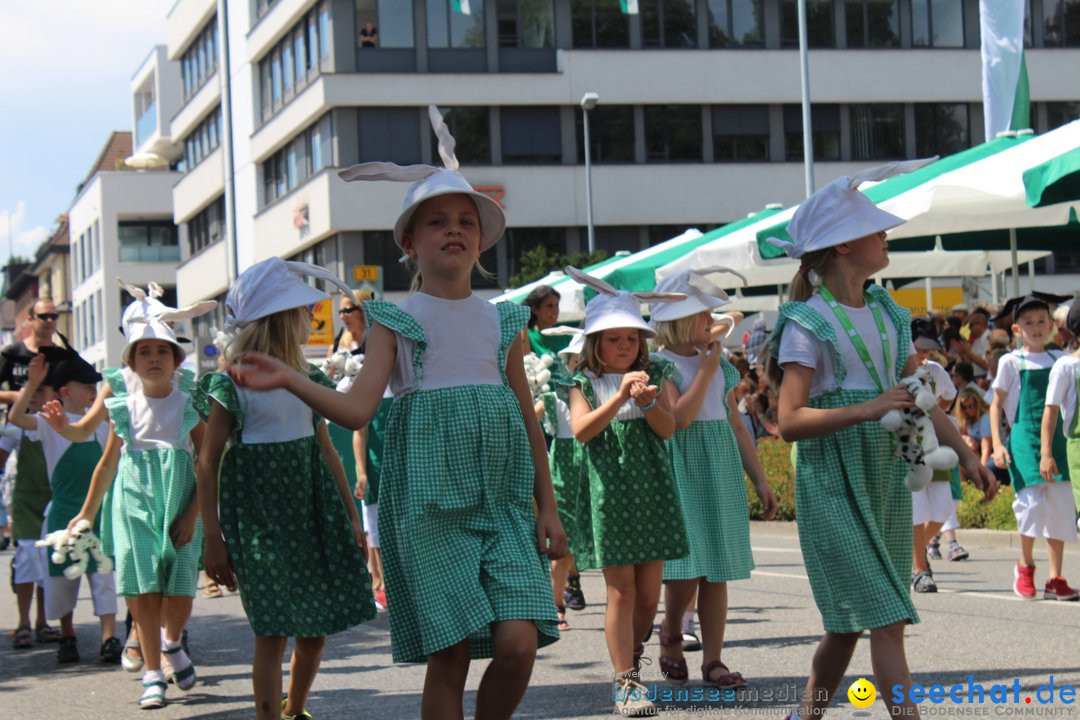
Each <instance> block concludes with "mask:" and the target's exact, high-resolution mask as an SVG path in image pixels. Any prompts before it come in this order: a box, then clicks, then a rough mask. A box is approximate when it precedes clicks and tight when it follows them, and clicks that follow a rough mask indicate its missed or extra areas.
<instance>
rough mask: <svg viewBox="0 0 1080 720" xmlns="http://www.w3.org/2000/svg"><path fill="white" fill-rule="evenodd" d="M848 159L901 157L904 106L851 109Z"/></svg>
mask: <svg viewBox="0 0 1080 720" xmlns="http://www.w3.org/2000/svg"><path fill="white" fill-rule="evenodd" d="M850 109H851V145H852V147H851V156H852V159H854V160H896V159H898V158H904V157H906V156H907V153H906V152H905V151H904V106H903V105H899V104H884V103H882V104H877V105H852V106H851V108H850Z"/></svg>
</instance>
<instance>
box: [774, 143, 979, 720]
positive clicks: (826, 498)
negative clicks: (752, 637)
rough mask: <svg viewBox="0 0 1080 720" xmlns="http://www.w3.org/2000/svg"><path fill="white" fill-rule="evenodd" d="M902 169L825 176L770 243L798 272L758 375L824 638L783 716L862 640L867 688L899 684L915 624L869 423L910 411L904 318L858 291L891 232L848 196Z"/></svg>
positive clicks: (895, 505)
mask: <svg viewBox="0 0 1080 720" xmlns="http://www.w3.org/2000/svg"><path fill="white" fill-rule="evenodd" d="M908 167H910V166H905V165H904V164H900V165H899V166H897V165H896V164H894V165H893V166H892V167H891V168H889V167H887V168H877V169H873V170H869V171H865V172H864V173H860V174H859V175H857V176H855V177H854V178H847V177H842V178H839V179H838V180H836V181H834V182H833V183H830V184H829V185H827V186H826V187H824V188H822V189H821V190H820V191H818V192H817V193H815V194H814V195H813V196H811V197H810V198H808V199H807V200H806V201H805V202H804V203H803V204H802V205H800V206H799V209H798V211H797V212H796V213H795V216H794V218H793V219H792V221H791V222H790V223H789V225H788V227H787V233H788V234H789V235H790V237H791V238H792V241H783V240H775V239H774V240H773V242H774V244H777V245H780V246H782V247H784V248H785V249H786V250H787V252H788V254H789V255H791V256H792V257H796V258H800V259H801V260H802V264H801V266H800V268H799V271H798V273H797V274H796V276H795V278H794V280H793V281H792V284H791V291H790V296H791V298H792V300H793V302H789V303H786V304H785V305H783V306H781V308H780V317H779V319H778V320H777V324H776V328H775V330H774V332H773V336H772V338H771V340H770V358H769V362H768V374H769V378H770V380H771V381H773V382H774V383H777V384H779V393H780V397H779V424H780V432H781V434H782V435H783V437H784V439H785V440H787V441H789V442H791V441H795V440H797V441H798V463H797V464H796V476H795V511H796V517H797V518H798V524H799V541H800V545H801V546H802V553H803V561H804V564H805V566H806V574H807V576H808V577H809V579H810V587H811V589H812V591H813V593H814V600H815V602H816V604H817V607H818V610H819V611H820V613H821V616H822V621H823V624H824V626H825V636H824V637H823V638H822V640H821V643H820V644H819V645H818V649H817V652H816V653H815V654H814V659H813V663H812V665H811V671H810V677H809V679H808V680H807V685H806V691H805V692H804V694H803V697H804V699H803V701H802V703H801V704H800V705H799V708H798V710H797V711H796V712H795V713H794V715H795V716H796V717H803V718H809V717H811V716H814V717H816V716H818V715H820V714H821V713H822V712H824V710H825V708H826V707H827V705H828V703H829V700H830V699H831V696H832V694H833V693H834V692H835V690H836V687H837V685H838V684H839V682H840V680H841V679H842V678H843V676H844V672H845V670H846V669H847V665H848V662H849V661H850V659H851V655H852V653H853V652H854V650H855V646H856V642H857V641H858V639H859V636H860V635H861V634H862V632H863V631H864V630H869V631H870V655H871V660H872V662H873V667H874V683H875V684H876V685H877V686H878V687H892V686H894V685H900V686H903V687H910V686H911V675H910V673H909V671H908V665H907V658H906V655H905V652H904V628H905V626H906V625H907V624H909V623H915V622H918V619H919V617H918V614H917V613H916V612H915V607H914V606H913V605H912V602H911V597H910V591H909V583H908V578H909V577H910V571H911V546H912V545H911V544H912V524H911V522H912V521H911V518H912V515H911V493H910V492H909V491H908V489H907V488H906V486H905V485H904V476H905V474H906V472H907V468H906V466H905V464H904V462H903V460H902V459H901V458H900V457H898V455H897V453H896V447H895V446H896V440H895V438H894V436H893V435H892V434H891V433H889V432H887V431H886V430H885V429H884V428H883V427H882V426H881V424H880V423H879V422H878V420H880V419H881V417H882V416H883V415H884V414H885V413H886V412H887V411H889V410H891V409H904V408H910V407H912V406H913V404H914V402H913V399H912V397H911V395H910V394H909V393H908V391H907V390H906V389H905V388H904V386H903V385H899V384H897V383H896V381H897V379H898V378H900V377H904V376H907V375H910V374H911V373H912V372H914V370H915V357H914V348H913V347H912V345H911V328H910V325H909V318H910V315H909V313H908V312H907V311H906V310H903V309H902V308H900V307H899V306H898V305H897V304H896V303H895V302H894V301H893V300H892V299H891V298H890V297H889V294H888V293H887V292H886V291H885V289H884V288H881V287H880V286H877V285H871V286H870V287H869V288H868V289H866V290H864V285H865V284H866V282H867V281H868V279H869V278H870V277H872V276H873V275H874V274H875V273H877V272H878V271H880V270H881V269H882V268H884V267H885V266H886V265H888V262H889V255H888V246H887V244H886V242H885V230H887V229H889V228H891V227H895V226H896V225H899V224H901V223H902V222H903V221H902V220H901V219H900V218H898V217H896V216H894V215H891V214H889V213H886V212H884V211H882V210H879V209H878V208H877V207H875V206H874V204H873V203H872V202H871V201H870V200H869V199H868V198H867V197H866V196H865V195H863V194H862V193H861V192H859V190H858V185H859V183H860V182H862V181H864V180H883V179H885V178H886V177H889V175H890V174H895V173H896V172H899V171H903V170H905V169H907V168H908ZM932 416H933V420H934V428H935V430H936V432H937V435H938V437H939V439H940V440H941V442H942V443H944V444H947V445H949V446H951V447H953V449H955V450H956V451H957V453H958V454H959V455H960V458H961V462H962V463H963V466H964V469H965V470H966V471H967V472H968V474H969V476H970V477H972V478H973V479H974V480H975V482H976V484H977V485H979V486H987V487H989V488H990V489H991V490H990V492H989V495H990V496H992V494H993V489H994V487H995V486H994V484H993V476H992V475H991V474H990V472H989V471H988V470H987V469H986V468H984V467H983V466H982V465H981V464H980V463H979V459H978V458H977V457H975V455H974V454H973V453H972V452H971V450H970V449H969V448H967V446H966V444H965V443H964V442H963V440H962V439H961V438H960V436H959V434H958V433H957V431H956V429H955V428H954V427H953V424H952V423H951V422H950V421H949V419H948V418H947V417H946V416H945V415H944V414H943V413H941V411H940V410H938V409H936V408H935V409H934V411H933V413H932ZM882 697H883V699H884V700H885V702H886V704H887V705H888V706H889V710H890V715H894V716H895V715H910V716H912V717H914V716H916V715H917V712H918V711H917V709H916V707H915V706H914V705H913V704H911V701H910V699H908V700H905V701H904V702H903V704H902V705H900V706H897V705H895V703H894V702H893V700H892V696H891V695H890V694H888V693H886V694H884V695H883V696H882Z"/></svg>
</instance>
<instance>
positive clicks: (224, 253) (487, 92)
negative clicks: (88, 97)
mask: <svg viewBox="0 0 1080 720" xmlns="http://www.w3.org/2000/svg"><path fill="white" fill-rule="evenodd" d="M638 4H639V6H640V8H641V13H640V15H635V16H630V15H625V14H623V13H621V12H620V9H619V2H618V0H471V2H470V3H469V6H470V8H471V14H470V15H464V14H461V13H459V12H456V11H455V10H454V6H455V3H454V2H451V0H250V1H249V2H232V3H222V4H220V6H222V7H227V8H228V10H227V17H218V15H217V11H218V7H219V3H218V2H215V0H177V2H176V3H175V4H174V6H173V7H172V9H171V10H170V11H169V14H168V19H167V33H168V37H167V47H168V58H169V59H170V61H173V62H177V63H180V66H181V74H182V82H181V86H180V94H181V97H182V98H183V100H182V106H181V107H180V108H179V110H178V111H177V113H176V114H175V115H174V116H173V117H172V119H171V126H170V134H171V137H173V138H175V139H177V140H178V141H180V142H182V144H183V146H184V160H183V163H182V171H183V173H184V174H183V176H182V178H181V179H180V180H179V181H178V182H177V184H176V187H175V189H174V192H173V200H174V218H175V220H176V222H177V224H178V225H179V226H180V238H181V242H180V246H181V264H180V267H179V268H178V270H177V282H178V288H179V295H180V301H181V302H183V303H188V302H193V301H195V300H200V299H205V298H221V297H222V295H223V293H224V292H225V290H226V289H227V287H228V283H229V278H228V268H229V262H230V253H229V252H228V248H227V247H226V243H224V242H222V240H223V239H224V238H226V237H227V235H228V233H227V232H226V217H225V216H226V213H225V208H226V206H227V205H230V204H233V205H234V206H235V213H234V218H235V220H234V223H235V242H236V262H237V265H238V267H239V268H241V269H243V268H245V267H247V266H249V265H250V264H252V263H253V262H256V261H258V260H261V259H264V258H266V257H269V256H271V255H280V256H283V257H289V258H300V259H305V260H310V261H314V262H318V263H320V264H323V265H326V266H328V267H330V268H332V269H334V270H335V271H336V272H338V273H339V274H340V275H341V276H343V277H345V278H353V277H354V275H353V270H354V268H355V267H356V266H366V265H374V266H378V267H379V268H380V270H381V283H382V286H383V288H384V289H385V290H386V291H387V293H388V295H389V296H390V297H394V296H395V295H396V294H398V293H400V292H402V291H404V290H405V288H406V286H407V281H408V278H406V277H405V273H404V271H403V269H402V268H401V266H400V265H399V264H398V262H397V259H398V257H399V255H400V252H399V251H398V249H397V248H396V247H395V245H394V242H393V238H392V236H391V233H390V230H389V228H391V227H392V226H393V222H394V220H395V218H396V216H397V214H398V212H399V210H400V203H401V199H402V197H403V195H404V191H405V188H404V187H402V186H395V185H394V184H393V183H351V184H349V183H344V182H342V181H341V180H340V179H339V178H338V177H337V170H338V169H339V168H341V167H345V166H349V165H351V164H353V163H356V162H362V161H369V160H391V161H395V162H398V163H402V164H409V163H434V164H439V160H438V158H437V153H436V152H435V150H434V147H433V144H434V143H433V136H432V133H431V131H430V128H429V126H428V123H427V119H426V118H427V113H426V106H427V105H428V104H429V103H431V104H435V105H437V106H439V107H440V108H441V109H442V110H443V111H444V112H445V113H446V120H447V122H448V124H449V126H450V128H451V130H452V132H453V133H454V135H455V136H456V138H457V141H458V145H457V154H458V157H459V159H460V160H461V162H462V167H463V169H464V172H465V174H466V176H467V177H468V178H469V179H470V181H471V182H473V184H474V185H475V186H476V187H478V188H479V189H481V190H482V191H484V192H488V193H490V194H491V195H492V196H493V197H495V198H497V199H498V200H499V202H501V203H502V204H503V206H504V207H505V208H506V213H507V218H508V224H509V228H510V229H509V230H508V232H507V235H506V239H505V241H504V242H501V243H499V244H498V245H497V246H496V247H495V248H494V250H493V251H491V252H490V253H488V255H487V256H485V257H484V258H483V262H484V263H485V264H486V265H487V266H488V267H489V269H491V270H492V271H494V272H495V275H496V279H495V280H494V281H492V282H490V283H489V284H490V286H491V287H492V288H494V287H497V286H501V285H504V284H506V283H507V282H508V280H509V278H510V276H512V275H513V274H514V273H515V272H516V270H517V269H518V267H519V261H520V258H521V256H522V254H523V253H524V252H525V251H526V250H528V249H530V248H532V247H535V246H537V245H543V246H545V247H547V248H549V249H550V250H551V251H554V252H566V253H569V252H575V251H579V250H583V249H585V247H586V232H585V226H586V223H587V219H586V200H585V198H586V173H585V168H584V148H583V116H582V109H581V108H580V106H579V103H580V101H581V99H582V97H583V96H584V95H585V93H587V92H594V93H596V94H597V95H598V96H599V103H598V105H597V106H596V107H595V109H593V110H591V111H590V116H589V118H590V129H591V141H590V150H591V158H592V163H593V164H594V168H593V173H592V176H593V177H592V190H593V200H594V203H593V204H594V215H595V223H596V241H597V246H598V247H599V248H601V249H603V250H606V251H608V252H613V251H616V250H631V251H633V250H638V249H641V248H644V247H647V246H649V245H650V244H653V243H655V242H658V241H660V240H664V239H667V238H669V237H672V236H674V235H676V234H678V233H679V232H681V231H682V230H684V229H685V228H686V227H698V228H701V229H703V230H705V229H708V228H711V227H714V226H717V225H720V224H724V223H727V222H731V221H733V220H737V219H739V218H741V217H744V216H745V215H746V214H747V213H748V212H751V211H753V210H755V209H759V208H761V207H763V206H764V205H765V204H766V203H769V202H781V203H784V204H792V203H794V202H797V201H798V200H799V199H800V198H801V197H803V195H804V181H803V166H802V152H803V149H802V134H801V115H800V108H799V103H800V97H801V95H800V80H799V57H798V52H797V50H796V44H797V42H796V38H797V33H796V19H795V18H796V2H795V1H794V0H640V1H639V3H638ZM978 8H979V3H978V0H955V1H950V2H938V1H936V0H809V2H808V15H809V22H808V28H809V41H810V46H811V50H810V53H809V63H810V72H811V91H812V100H813V109H812V117H813V122H814V131H813V141H814V156H815V158H816V163H815V173H816V181H817V184H818V185H819V186H820V185H822V184H824V183H825V182H828V181H829V180H831V179H833V178H835V177H838V176H840V175H844V174H850V173H851V172H853V171H855V170H858V169H861V168H864V167H867V166H869V165H873V164H877V163H880V162H882V161H886V160H892V159H897V158H913V157H918V156H925V155H929V154H935V153H936V154H942V155H944V154H949V153H953V152H956V151H958V150H961V149H963V148H966V147H969V146H971V145H974V144H977V143H980V142H982V141H983V139H984V138H983V118H982V106H981V94H982V91H981V61H980V54H979V42H980V39H979V17H978ZM1027 12H1028V18H1029V20H1028V23H1027V37H1026V44H1027V46H1028V50H1027V53H1026V57H1027V67H1028V72H1029V76H1030V80H1031V95H1032V100H1033V113H1032V125H1033V126H1034V127H1035V129H1037V130H1039V131H1043V130H1046V129H1049V128H1051V127H1055V126H1057V125H1060V124H1063V123H1064V122H1066V121H1067V120H1069V119H1074V118H1076V117H1078V116H1080V73H1065V72H1062V68H1068V67H1074V68H1075V67H1080V1H1078V0H1028V2H1027ZM368 23H371V24H372V25H374V26H375V32H374V35H373V34H372V33H371V32H370V28H367V30H366V31H365V33H364V35H363V37H362V36H361V33H360V31H361V29H364V28H365V27H366V26H367V24H368ZM226 39H228V44H227V46H228V56H229V58H230V60H229V67H227V68H222V67H220V65H221V62H222V61H221V57H222V56H223V53H222V52H221V50H222V48H221V46H222V43H223V42H224V41H225V40H226ZM223 101H225V102H223ZM223 111H224V112H223ZM226 117H228V118H230V120H229V121H225V120H223V118H226ZM230 140H231V142H230ZM226 145H229V146H231V153H230V156H229V158H226V157H225V154H226V153H225V146H226ZM226 174H227V177H226ZM229 192H233V193H234V194H235V200H234V202H233V203H230V202H228V201H229V198H228V197H227V193H229ZM1070 257H1071V256H1070ZM1057 262H1058V269H1060V268H1061V267H1062V265H1063V264H1065V265H1068V264H1069V263H1071V262H1073V261H1072V260H1071V259H1069V258H1067V257H1065V256H1064V255H1061V254H1059V256H1058V257H1057ZM1044 269H1047V268H1045V267H1044ZM480 282H481V284H483V281H480ZM205 322H206V324H207V325H209V324H210V323H216V322H220V316H218V317H216V318H213V317H212V318H208V319H207V320H206V321H205ZM203 330H204V331H205V328H204V329H203Z"/></svg>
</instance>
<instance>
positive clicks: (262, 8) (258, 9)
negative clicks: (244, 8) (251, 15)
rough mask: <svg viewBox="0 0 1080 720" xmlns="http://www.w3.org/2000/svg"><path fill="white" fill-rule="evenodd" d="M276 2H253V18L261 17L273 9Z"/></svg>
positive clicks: (268, 0)
mask: <svg viewBox="0 0 1080 720" xmlns="http://www.w3.org/2000/svg"><path fill="white" fill-rule="evenodd" d="M277 1H278V0H255V17H260V18H261V17H262V16H263V15H265V14H266V13H268V12H269V11H270V8H272V7H274V5H275V4H276V3H277Z"/></svg>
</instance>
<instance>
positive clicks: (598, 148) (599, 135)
mask: <svg viewBox="0 0 1080 720" xmlns="http://www.w3.org/2000/svg"><path fill="white" fill-rule="evenodd" d="M588 112H589V161H590V162H594V163H599V164H603V163H632V162H634V108H633V106H632V105H597V106H596V107H595V108H593V109H592V110H589V111H588ZM575 115H576V116H577V153H578V162H585V126H584V116H583V113H582V112H578V111H575ZM511 274H512V273H511Z"/></svg>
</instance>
